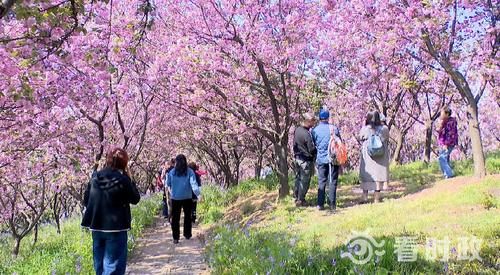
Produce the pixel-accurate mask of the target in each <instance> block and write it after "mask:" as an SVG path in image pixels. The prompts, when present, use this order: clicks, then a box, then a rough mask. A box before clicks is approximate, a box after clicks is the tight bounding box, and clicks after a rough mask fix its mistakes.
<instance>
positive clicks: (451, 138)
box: [438, 107, 458, 179]
mask: <svg viewBox="0 0 500 275" xmlns="http://www.w3.org/2000/svg"><path fill="white" fill-rule="evenodd" d="M438 134H439V136H438V143H439V147H440V148H439V166H440V167H441V171H442V172H443V175H444V177H445V178H447V179H449V178H452V177H453V176H454V173H453V169H452V168H451V165H450V155H451V151H453V148H455V146H456V145H457V144H458V130H457V120H456V119H455V118H454V117H452V116H451V110H450V109H449V108H448V107H445V108H443V109H442V110H441V123H440V125H439V127H438Z"/></svg>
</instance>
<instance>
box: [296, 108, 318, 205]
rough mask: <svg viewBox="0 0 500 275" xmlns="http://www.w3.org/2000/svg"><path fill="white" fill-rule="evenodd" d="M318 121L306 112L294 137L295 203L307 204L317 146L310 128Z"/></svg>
mask: <svg viewBox="0 0 500 275" xmlns="http://www.w3.org/2000/svg"><path fill="white" fill-rule="evenodd" d="M315 123H316V121H315V118H314V115H313V114H310V113H306V114H304V116H303V119H302V123H301V125H299V126H298V127H297V128H296V129H295V133H294V137H293V155H294V158H295V188H294V197H295V205H297V206H305V205H306V194H307V191H308V190H309V183H310V182H311V176H312V173H313V170H314V159H315V158H316V147H315V146H314V142H313V140H312V136H311V133H310V132H309V130H310V129H311V128H312V127H313V126H314V124H315Z"/></svg>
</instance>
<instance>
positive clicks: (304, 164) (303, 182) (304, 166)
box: [294, 159, 314, 202]
mask: <svg viewBox="0 0 500 275" xmlns="http://www.w3.org/2000/svg"><path fill="white" fill-rule="evenodd" d="M313 170H314V163H313V162H312V161H304V160H300V159H295V187H294V197H295V200H296V201H300V202H305V201H306V195H307V191H308V190H309V183H310V182H311V176H312V174H313Z"/></svg>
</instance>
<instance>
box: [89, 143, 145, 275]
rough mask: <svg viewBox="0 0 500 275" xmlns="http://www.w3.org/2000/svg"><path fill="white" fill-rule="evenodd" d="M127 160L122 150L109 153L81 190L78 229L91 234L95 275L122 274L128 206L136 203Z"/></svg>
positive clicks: (138, 195) (128, 226)
mask: <svg viewBox="0 0 500 275" xmlns="http://www.w3.org/2000/svg"><path fill="white" fill-rule="evenodd" d="M128 160H129V158H128V155H127V152H126V151H125V150H123V149H120V148H115V149H113V150H111V151H109V152H108V154H107V156H106V165H105V167H104V168H103V169H102V170H101V171H99V172H95V173H94V174H93V175H92V178H91V179H90V182H89V184H88V185H87V189H86V190H85V194H84V201H83V203H84V206H85V207H86V209H85V213H84V215H83V220H82V226H84V227H87V228H89V229H90V230H91V231H92V241H93V256H94V270H95V272H96V274H98V275H100V274H117V275H118V274H125V269H126V264H127V231H128V230H130V223H131V215H130V204H137V203H138V202H139V200H140V194H139V191H138V190H137V186H136V185H135V183H134V182H133V181H132V180H131V177H130V174H129V172H128V169H127V163H128Z"/></svg>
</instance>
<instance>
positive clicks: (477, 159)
mask: <svg viewBox="0 0 500 275" xmlns="http://www.w3.org/2000/svg"><path fill="white" fill-rule="evenodd" d="M468 105H469V106H468V108H467V119H468V122H469V135H470V139H471V144H472V158H473V159H474V175H475V176H476V177H479V178H482V177H484V176H486V166H485V160H484V152H483V141H482V139H481V130H480V128H479V118H478V110H477V103H476V102H475V101H474V102H468Z"/></svg>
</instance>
